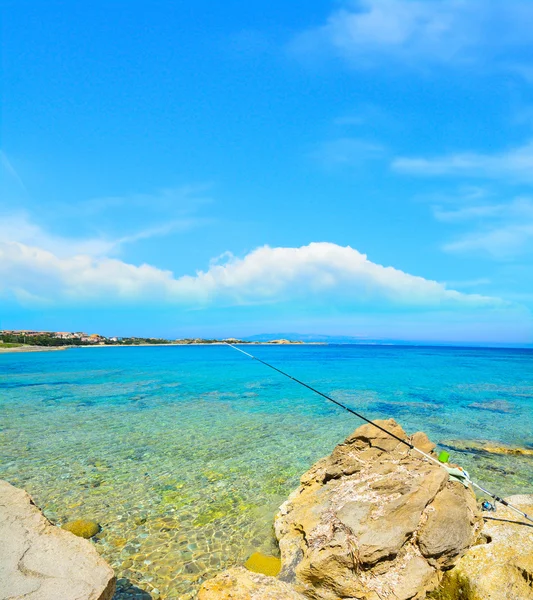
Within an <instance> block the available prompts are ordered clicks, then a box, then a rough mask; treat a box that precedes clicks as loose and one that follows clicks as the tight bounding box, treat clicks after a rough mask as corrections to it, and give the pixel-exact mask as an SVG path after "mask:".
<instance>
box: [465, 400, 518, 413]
mask: <svg viewBox="0 0 533 600" xmlns="http://www.w3.org/2000/svg"><path fill="white" fill-rule="evenodd" d="M468 407H469V408H476V409H477V410H489V411H492V412H497V413H511V412H513V405H512V404H511V403H510V402H507V400H486V401H484V402H472V404H469V405H468Z"/></svg>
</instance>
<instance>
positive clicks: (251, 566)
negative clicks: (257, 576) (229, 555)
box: [244, 552, 281, 577]
mask: <svg viewBox="0 0 533 600" xmlns="http://www.w3.org/2000/svg"><path fill="white" fill-rule="evenodd" d="M244 566H245V567H246V568H247V569H248V570H249V571H253V572H254V573H261V574H263V575H271V576H274V577H275V576H276V575H278V574H279V572H280V570H281V560H280V559H279V558H276V557H275V556H266V555H265V554H261V552H254V553H253V554H252V556H250V558H249V559H248V560H247V561H246V562H245V563H244Z"/></svg>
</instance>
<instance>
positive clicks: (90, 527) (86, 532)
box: [61, 519, 102, 540]
mask: <svg viewBox="0 0 533 600" xmlns="http://www.w3.org/2000/svg"><path fill="white" fill-rule="evenodd" d="M61 529H64V530H65V531H70V533H73V534H74V535H77V536H78V537H81V538H84V539H86V540H88V539H90V538H92V537H94V536H95V535H96V534H97V533H100V531H101V529H102V528H101V527H100V525H99V524H98V523H96V522H95V521H86V520H85V519H78V520H76V521H69V522H68V523H65V524H64V525H62V526H61Z"/></svg>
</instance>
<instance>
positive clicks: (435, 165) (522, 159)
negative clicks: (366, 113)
mask: <svg viewBox="0 0 533 600" xmlns="http://www.w3.org/2000/svg"><path fill="white" fill-rule="evenodd" d="M532 6H533V5H532ZM391 167H392V169H393V170H394V171H396V172H398V173H408V174H410V175H419V176H423V177H434V176H457V177H477V178H483V179H498V180H505V181H512V182H525V183H533V141H530V142H528V143H527V144H524V145H523V146H519V147H517V148H510V149H509V150H506V151H502V152H496V153H493V154H488V153H481V152H479V153H478V152H458V153H453V154H447V155H444V156H437V157H430V158H428V157H414V158H411V157H400V158H396V159H395V160H393V162H392V164H391Z"/></svg>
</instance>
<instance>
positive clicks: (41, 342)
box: [0, 329, 304, 348]
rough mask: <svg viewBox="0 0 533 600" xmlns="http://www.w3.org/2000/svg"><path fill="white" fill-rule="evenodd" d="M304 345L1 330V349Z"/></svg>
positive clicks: (276, 341) (296, 342)
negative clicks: (32, 347)
mask: <svg viewBox="0 0 533 600" xmlns="http://www.w3.org/2000/svg"><path fill="white" fill-rule="evenodd" d="M224 342H226V343H230V344H265V343H266V344H303V343H304V342H301V341H296V340H286V339H277V340H268V341H263V342H258V341H250V340H239V339H237V338H226V339H204V338H184V339H176V340H169V339H165V338H145V337H119V336H112V337H106V336H104V335H100V334H99V333H84V332H83V331H76V332H73V331H32V330H25V329H14V330H0V348H2V347H4V348H8V347H12V348H13V347H17V346H50V347H53V346H57V347H60V346H61V347H65V346H140V345H163V344H164V345H170V344H173V345H194V344H222V343H224Z"/></svg>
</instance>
